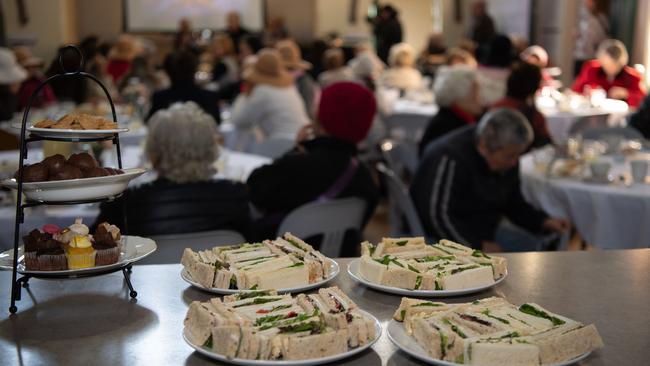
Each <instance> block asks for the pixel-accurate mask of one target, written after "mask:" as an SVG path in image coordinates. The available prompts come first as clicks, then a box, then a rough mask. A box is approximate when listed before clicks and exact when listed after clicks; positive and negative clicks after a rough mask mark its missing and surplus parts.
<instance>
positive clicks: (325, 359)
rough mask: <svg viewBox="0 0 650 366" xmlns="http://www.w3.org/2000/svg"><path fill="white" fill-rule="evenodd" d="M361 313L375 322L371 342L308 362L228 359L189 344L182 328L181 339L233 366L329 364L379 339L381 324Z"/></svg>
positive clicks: (354, 353) (368, 314)
mask: <svg viewBox="0 0 650 366" xmlns="http://www.w3.org/2000/svg"><path fill="white" fill-rule="evenodd" d="M361 312H362V313H364V314H366V315H367V316H370V317H371V318H372V319H373V320H374V322H375V334H376V337H375V339H373V340H372V341H370V342H368V343H366V344H364V345H363V346H359V347H357V348H352V349H349V350H348V351H347V352H344V353H340V354H338V355H332V356H327V357H322V358H315V359H310V360H291V361H278V360H249V359H244V358H228V357H226V356H223V355H220V354H218V353H215V352H213V351H212V350H210V349H208V348H205V347H203V346H201V345H196V344H193V343H192V342H190V340H189V338H188V336H187V334H186V333H185V328H183V339H184V340H185V342H187V344H189V345H190V347H192V348H194V349H195V350H196V351H197V352H199V353H201V354H203V355H205V356H208V357H210V358H212V359H215V360H218V361H221V362H226V363H230V364H233V365H248V366H307V365H320V364H324V363H329V362H335V361H338V360H342V359H344V358H348V357H352V356H354V355H356V354H357V353H360V352H363V351H365V350H366V349H368V348H370V347H371V346H372V345H373V344H374V343H375V342H377V340H378V339H379V337H381V332H382V329H381V324H379V320H377V318H375V317H374V316H373V315H372V314H370V313H368V312H366V311H363V310H362V311H361Z"/></svg>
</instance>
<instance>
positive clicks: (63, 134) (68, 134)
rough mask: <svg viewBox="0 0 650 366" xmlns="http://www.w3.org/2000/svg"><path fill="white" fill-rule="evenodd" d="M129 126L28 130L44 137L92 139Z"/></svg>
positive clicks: (123, 130)
mask: <svg viewBox="0 0 650 366" xmlns="http://www.w3.org/2000/svg"><path fill="white" fill-rule="evenodd" d="M128 130H129V129H128V128H116V129H112V130H62V129H55V128H39V127H34V126H29V127H27V131H29V132H31V133H33V134H34V135H38V136H42V137H53V138H66V139H91V138H102V137H108V136H112V135H114V134H116V133H122V132H127V131H128Z"/></svg>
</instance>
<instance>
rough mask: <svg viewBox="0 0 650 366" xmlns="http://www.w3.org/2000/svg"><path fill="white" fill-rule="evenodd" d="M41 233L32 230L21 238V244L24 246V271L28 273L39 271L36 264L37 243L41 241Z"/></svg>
mask: <svg viewBox="0 0 650 366" xmlns="http://www.w3.org/2000/svg"><path fill="white" fill-rule="evenodd" d="M42 235H43V233H41V232H40V231H38V229H34V230H32V231H30V232H29V234H27V235H25V236H23V243H24V244H25V269H27V270H28V271H39V270H40V267H39V264H38V255H37V252H38V243H39V241H40V240H41V237H42Z"/></svg>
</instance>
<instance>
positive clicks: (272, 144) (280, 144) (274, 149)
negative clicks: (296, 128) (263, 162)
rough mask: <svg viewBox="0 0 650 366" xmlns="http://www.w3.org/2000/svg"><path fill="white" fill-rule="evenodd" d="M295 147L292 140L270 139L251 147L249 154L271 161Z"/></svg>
mask: <svg viewBox="0 0 650 366" xmlns="http://www.w3.org/2000/svg"><path fill="white" fill-rule="evenodd" d="M295 145H296V141H295V140H294V139H290V138H287V137H271V138H268V139H266V140H263V141H260V142H257V143H254V144H252V145H251V148H250V152H251V153H253V154H257V155H262V156H266V157H269V158H271V159H275V158H278V157H280V156H282V155H283V154H284V153H286V152H287V151H289V150H291V149H292V148H293V147H294V146H295Z"/></svg>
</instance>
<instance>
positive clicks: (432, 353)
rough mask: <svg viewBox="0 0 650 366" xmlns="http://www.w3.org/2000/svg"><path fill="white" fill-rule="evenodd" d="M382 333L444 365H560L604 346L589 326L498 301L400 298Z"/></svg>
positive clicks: (411, 351) (528, 305)
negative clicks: (443, 300) (435, 300)
mask: <svg viewBox="0 0 650 366" xmlns="http://www.w3.org/2000/svg"><path fill="white" fill-rule="evenodd" d="M387 333H388V338H389V339H390V340H391V341H392V342H393V343H395V345H396V346H397V347H399V348H400V349H401V350H402V351H404V352H406V353H408V354H409V355H411V356H413V357H415V358H418V359H420V360H422V361H425V362H427V363H429V364H433V365H447V366H451V365H485V366H492V365H495V366H497V365H498V366H501V365H524V366H527V365H553V366H564V365H571V364H573V363H576V362H578V361H580V360H583V359H585V358H586V357H588V356H589V354H591V352H592V351H594V350H596V349H598V348H601V347H603V341H602V339H601V337H600V335H599V334H598V330H597V329H596V327H595V326H594V325H593V324H591V325H585V324H582V323H580V322H578V321H576V320H572V319H569V318H567V317H564V316H561V315H558V314H555V313H552V312H550V311H549V310H547V309H545V308H543V307H541V306H540V305H537V304H534V303H526V304H522V305H520V306H516V305H513V304H511V303H509V302H508V301H506V300H505V299H503V298H500V297H489V298H485V299H481V300H476V301H473V302H469V303H462V304H449V303H444V302H433V301H426V300H420V299H414V298H406V297H405V298H402V302H401V304H400V306H399V308H398V309H397V311H395V314H394V315H393V319H392V320H391V321H389V322H388V325H387Z"/></svg>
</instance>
